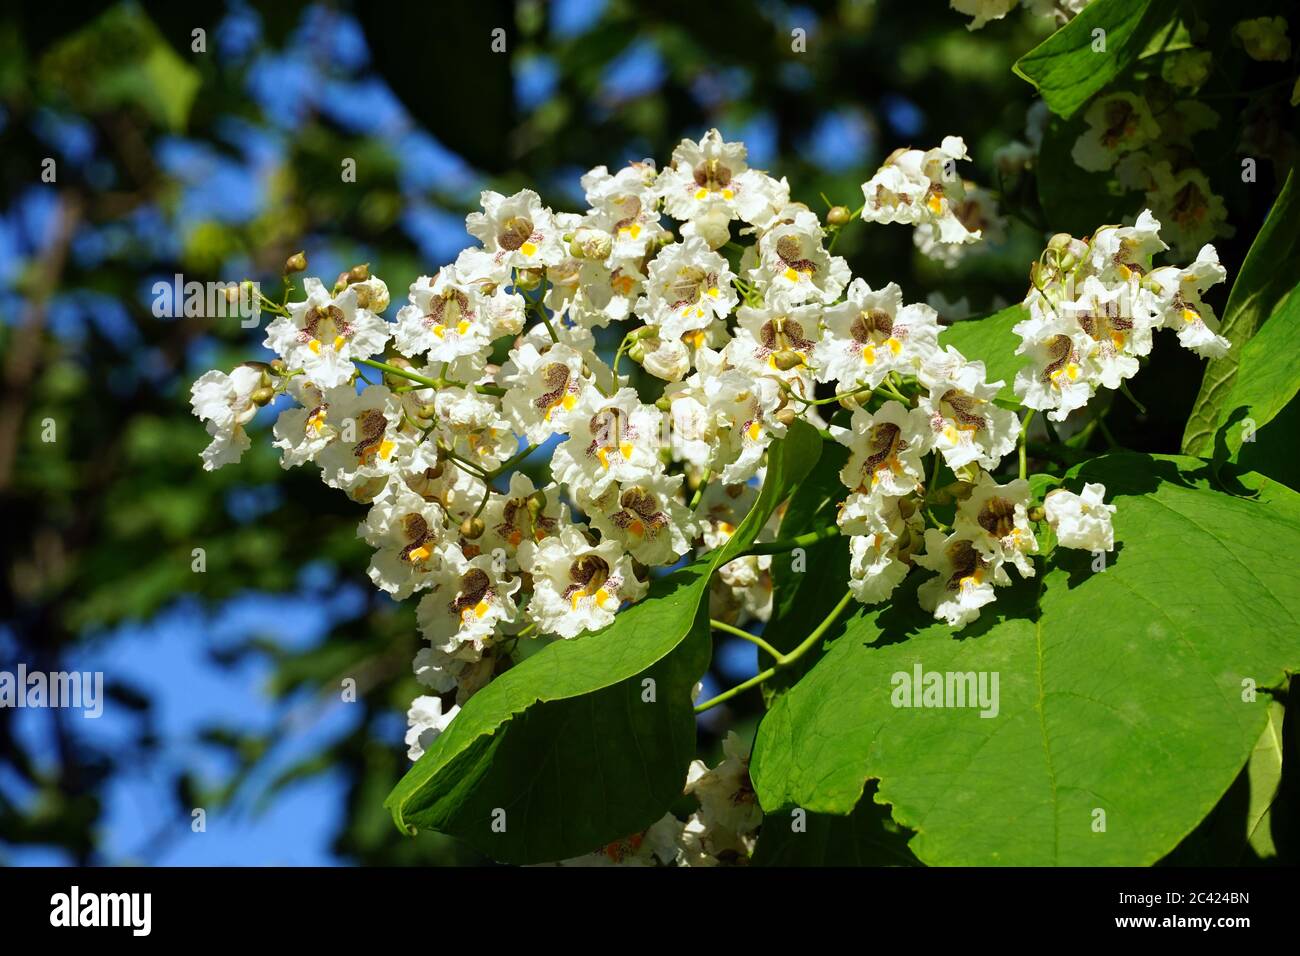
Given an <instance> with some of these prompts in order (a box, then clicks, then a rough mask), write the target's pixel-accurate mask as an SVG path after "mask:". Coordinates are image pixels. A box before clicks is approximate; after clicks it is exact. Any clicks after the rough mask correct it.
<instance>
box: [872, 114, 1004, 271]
mask: <svg viewBox="0 0 1300 956" xmlns="http://www.w3.org/2000/svg"><path fill="white" fill-rule="evenodd" d="M969 158H970V156H969V154H968V153H967V151H966V144H965V142H963V141H962V139H961V137H959V136H945V137H944V139H943V142H942V143H941V144H940V145H939V146H937V147H935V148H934V149H928V150H920V149H899V150H896V151H895V152H894V153H893V154H892V155H890V156H889V158H888V159H886V160H885V163H884V165H883V166H881V167H880V169H879V170H877V171H876V174H875V175H874V176H872V177H871V179H870V180H868V181H867V182H865V183H863V184H862V196H863V199H864V202H863V205H862V218H863V219H865V220H867V221H868V222H884V223H890V222H898V223H905V224H908V225H911V226H914V227H915V230H914V232H913V234H912V241H913V243H914V244H915V245H916V247H917V249H919V250H920V251H921V252H922V253H923V254H925V255H926V256H929V257H930V258H931V259H937V260H939V261H940V262H942V263H944V264H945V265H946V266H948V267H950V268H951V267H952V266H955V265H956V264H957V263H958V262H959V261H960V260H961V259H962V257H963V256H964V255H965V254H966V252H967V250H969V249H971V248H973V246H972V244H974V243H977V242H979V240H980V239H985V240H987V241H994V242H1000V241H1001V239H1002V238H1003V236H1004V234H1005V230H1006V220H1005V219H1004V218H1003V217H1002V216H1001V215H999V213H998V207H997V200H996V199H995V198H994V197H993V194H992V193H990V192H989V191H988V190H986V189H983V188H982V187H980V186H977V185H975V184H974V183H972V182H969V181H968V180H965V179H962V178H961V176H959V175H958V174H957V163H958V161H960V160H966V159H969Z"/></svg>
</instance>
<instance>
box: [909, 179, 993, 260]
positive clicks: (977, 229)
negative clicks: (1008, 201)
mask: <svg viewBox="0 0 1300 956" xmlns="http://www.w3.org/2000/svg"><path fill="white" fill-rule="evenodd" d="M952 214H953V216H954V217H955V218H956V219H957V221H958V222H960V223H961V224H962V226H963V227H965V229H966V232H967V233H968V234H969V235H970V236H978V237H979V238H980V239H982V240H983V242H982V243H980V244H978V245H976V244H973V243H972V242H970V241H967V240H965V239H963V240H962V241H959V242H955V241H953V240H952V239H951V238H945V231H944V229H943V228H942V227H941V223H940V222H921V223H917V226H916V229H915V230H913V232H912V244H913V245H915V246H916V248H917V249H918V250H919V251H920V253H921V254H922V255H924V256H925V257H927V258H929V259H934V260H935V261H937V262H942V263H943V264H944V266H946V267H947V268H949V269H954V268H956V267H957V265H958V263H960V262H961V261H962V260H963V259H965V258H966V256H967V255H968V254H970V253H971V252H974V251H982V250H985V249H988V248H989V245H990V244H992V245H1001V244H1002V243H1003V242H1005V241H1006V238H1007V220H1006V217H1005V216H1003V215H1002V214H1001V213H999V212H998V201H997V198H996V197H995V196H994V195H993V194H992V193H991V192H989V191H988V190H987V189H984V188H983V187H981V186H977V185H976V184H975V183H972V182H970V181H963V183H962V195H961V198H960V199H958V200H955V201H954V202H953V203H952Z"/></svg>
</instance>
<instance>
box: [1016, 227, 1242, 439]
mask: <svg viewBox="0 0 1300 956" xmlns="http://www.w3.org/2000/svg"><path fill="white" fill-rule="evenodd" d="M1166 248H1168V247H1167V246H1166V245H1165V244H1164V242H1162V241H1161V239H1160V223H1159V222H1157V221H1156V218H1155V217H1154V216H1153V215H1152V214H1151V211H1150V210H1143V212H1142V214H1141V215H1140V216H1138V219H1137V223H1136V224H1135V225H1133V226H1103V227H1102V228H1100V229H1098V230H1097V232H1096V233H1095V234H1094V235H1093V236H1092V237H1091V239H1088V240H1083V239H1075V238H1074V237H1072V236H1068V235H1065V234H1063V233H1062V234H1060V235H1057V236H1054V237H1053V238H1052V240H1051V242H1050V244H1049V245H1048V247H1047V249H1046V250H1045V251H1044V253H1043V255H1042V256H1041V257H1040V259H1039V261H1038V262H1037V263H1036V264H1035V265H1034V267H1033V270H1032V272H1031V280H1032V282H1033V288H1031V289H1030V291H1029V295H1028V297H1027V298H1026V299H1025V305H1026V306H1027V307H1028V309H1029V318H1027V319H1025V320H1024V321H1023V322H1021V323H1019V324H1018V325H1017V326H1016V327H1015V332H1016V334H1017V335H1019V336H1020V338H1021V340H1022V341H1021V344H1020V347H1019V348H1018V349H1017V350H1016V351H1017V354H1021V355H1027V356H1029V358H1030V363H1029V365H1027V366H1026V367H1025V368H1023V369H1021V370H1020V372H1019V373H1018V374H1017V375H1016V381H1015V390H1016V396H1017V397H1018V398H1019V399H1020V401H1021V403H1023V404H1024V405H1025V406H1026V407H1027V408H1036V409H1040V410H1049V409H1050V413H1049V417H1050V418H1052V419H1053V420H1055V421H1061V420H1063V419H1064V418H1065V416H1066V415H1068V414H1069V413H1070V412H1072V411H1074V410H1075V409H1077V408H1082V407H1083V406H1084V405H1085V404H1087V402H1088V400H1089V399H1090V398H1092V396H1093V394H1094V393H1095V392H1096V390H1097V388H1098V387H1105V388H1112V389H1114V388H1119V387H1120V386H1121V384H1122V383H1123V381H1124V380H1125V379H1128V378H1132V377H1133V376H1134V375H1135V374H1137V371H1138V367H1139V359H1141V358H1143V357H1144V356H1146V355H1147V354H1149V353H1150V351H1151V345H1152V337H1153V333H1154V332H1155V330H1156V329H1158V328H1167V329H1173V330H1174V331H1175V332H1177V334H1178V341H1179V342H1180V343H1181V344H1182V345H1183V346H1184V347H1186V348H1189V349H1191V350H1192V351H1193V352H1195V353H1196V354H1197V355H1200V356H1203V357H1205V358H1218V357H1220V356H1222V355H1224V354H1226V353H1227V351H1228V345H1229V343H1228V340H1227V339H1225V338H1224V337H1223V336H1221V335H1219V334H1218V328H1219V321H1218V319H1217V317H1216V316H1215V314H1214V310H1213V309H1211V308H1210V306H1209V305H1207V304H1206V303H1205V302H1204V301H1203V300H1202V298H1201V296H1202V294H1203V293H1204V292H1205V290H1206V289H1208V288H1209V287H1210V286H1212V285H1214V284H1215V283H1218V282H1222V281H1223V280H1224V279H1225V278H1226V277H1227V271H1226V270H1225V269H1224V268H1223V266H1221V265H1220V264H1219V257H1218V254H1217V253H1216V252H1215V250H1214V247H1213V246H1209V245H1207V246H1204V247H1203V248H1202V249H1201V251H1200V253H1199V254H1198V255H1197V257H1196V261H1195V262H1193V263H1192V264H1191V265H1190V266H1188V267H1187V268H1185V269H1180V268H1178V267H1177V266H1160V267H1158V268H1155V269H1152V268H1151V267H1150V262H1151V257H1152V256H1153V255H1154V254H1156V253H1159V252H1162V251H1164V250H1165V249H1166Z"/></svg>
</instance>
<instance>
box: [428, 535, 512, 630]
mask: <svg viewBox="0 0 1300 956" xmlns="http://www.w3.org/2000/svg"><path fill="white" fill-rule="evenodd" d="M430 577H431V580H430V582H429V593H428V594H426V595H425V596H424V597H422V598H421V599H420V603H419V605H418V606H417V607H416V609H415V615H416V619H417V620H418V621H419V624H420V633H421V634H423V635H424V637H425V639H426V640H427V641H428V642H429V643H430V644H431V645H433V649H434V650H435V651H441V652H442V653H444V654H449V655H456V654H457V653H458V652H462V653H464V652H468V651H469V650H470V649H472V650H473V653H474V654H475V655H476V656H481V655H482V653H483V651H484V649H485V648H486V647H488V646H489V645H491V644H492V643H493V642H494V640H495V638H496V635H497V630H498V628H499V627H500V626H502V625H508V624H512V623H514V621H515V619H516V617H517V616H518V614H519V611H518V608H516V606H515V602H514V594H515V592H516V591H518V590H519V587H520V581H519V579H518V578H516V577H512V576H509V575H508V574H507V572H506V571H505V570H504V569H501V570H498V568H497V564H496V562H495V561H494V560H493V559H492V556H491V555H487V554H480V555H478V556H477V557H475V558H467V557H465V555H464V554H463V553H462V552H461V549H460V547H459V546H458V545H455V544H443V545H441V546H439V547H438V549H437V555H436V558H435V570H434V571H433V573H432V574H431V575H430Z"/></svg>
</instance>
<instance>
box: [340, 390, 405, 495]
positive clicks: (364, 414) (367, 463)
mask: <svg viewBox="0 0 1300 956" xmlns="http://www.w3.org/2000/svg"><path fill="white" fill-rule="evenodd" d="M329 395H330V402H329V421H330V422H332V423H333V427H334V429H336V431H335V433H334V437H333V438H332V439H331V440H330V442H329V444H328V445H326V446H325V447H324V448H322V449H321V451H320V453H319V454H318V455H317V456H316V463H317V464H318V465H320V468H321V474H322V477H323V478H324V480H325V483H326V484H327V485H329V486H330V487H331V488H342V489H343V490H345V491H348V492H349V493H351V494H352V495H353V497H354V498H356V500H358V501H368V500H370V499H371V498H373V497H374V494H377V493H378V492H379V491H380V490H381V489H382V488H383V486H384V484H385V483H386V482H387V480H388V477H389V476H390V475H393V474H396V473H397V472H398V469H399V463H400V462H402V461H404V460H406V459H409V457H410V455H411V452H412V450H413V447H414V445H415V439H414V438H413V437H412V436H411V435H409V434H407V433H406V432H404V431H403V430H402V429H401V422H402V401H401V399H400V398H399V397H398V396H396V395H394V394H393V393H392V392H390V391H389V390H388V389H387V388H386V387H384V386H383V385H371V386H369V387H368V388H366V389H365V390H364V391H362V392H361V393H360V394H357V393H355V392H353V391H352V390H351V389H346V388H339V389H335V390H333V391H331V392H330V393H329ZM367 491H368V492H369V493H368V494H367V493H366V492H367Z"/></svg>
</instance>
